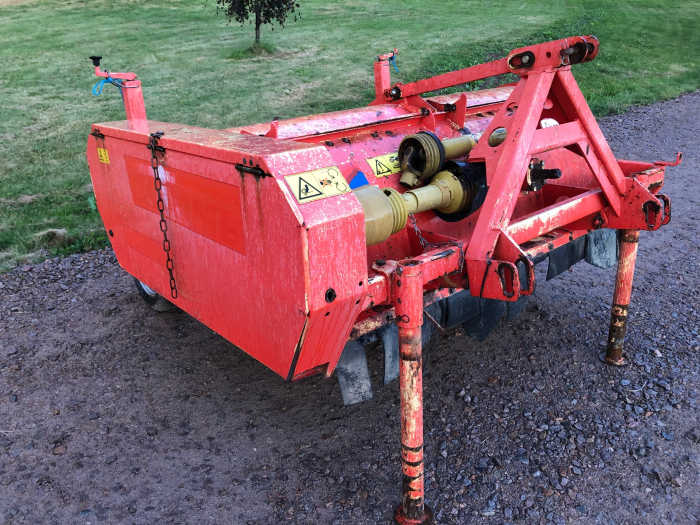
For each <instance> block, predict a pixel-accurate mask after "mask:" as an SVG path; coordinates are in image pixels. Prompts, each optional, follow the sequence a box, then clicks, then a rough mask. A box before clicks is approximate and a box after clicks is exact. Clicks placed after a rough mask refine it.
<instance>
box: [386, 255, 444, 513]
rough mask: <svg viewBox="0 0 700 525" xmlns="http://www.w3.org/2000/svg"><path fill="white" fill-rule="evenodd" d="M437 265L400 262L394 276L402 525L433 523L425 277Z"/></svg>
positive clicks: (413, 261) (408, 260)
mask: <svg viewBox="0 0 700 525" xmlns="http://www.w3.org/2000/svg"><path fill="white" fill-rule="evenodd" d="M431 264H432V265H434V264H435V263H434V261H430V262H427V263H425V264H424V263H423V261H421V260H420V259H407V260H403V261H400V262H399V264H398V267H397V268H396V271H395V272H394V286H395V288H394V289H395V297H394V308H395V309H396V322H397V324H398V326H399V388H400V391H401V471H402V499H401V506H400V507H399V508H398V509H397V510H396V515H395V516H396V521H397V522H398V523H401V524H416V523H430V521H432V519H431V520H430V521H426V519H428V518H431V516H432V514H431V512H430V509H427V508H426V506H425V488H424V482H425V481H424V465H423V362H422V352H421V345H422V336H421V325H422V324H423V284H424V279H428V277H426V276H425V275H424V273H423V270H424V268H425V269H428V268H429V267H430V266H431Z"/></svg>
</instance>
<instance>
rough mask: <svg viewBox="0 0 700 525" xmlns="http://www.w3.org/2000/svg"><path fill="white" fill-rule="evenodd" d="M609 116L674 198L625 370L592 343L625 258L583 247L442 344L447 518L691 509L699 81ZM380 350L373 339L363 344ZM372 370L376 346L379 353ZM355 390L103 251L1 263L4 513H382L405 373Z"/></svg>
mask: <svg viewBox="0 0 700 525" xmlns="http://www.w3.org/2000/svg"><path fill="white" fill-rule="evenodd" d="M602 126H603V130H604V132H605V134H606V136H607V137H608V140H609V141H610V143H611V145H612V147H613V149H614V150H615V152H616V154H617V155H618V156H620V157H622V158H631V159H641V160H658V159H664V160H670V159H672V158H674V157H675V152H676V151H677V150H683V151H684V153H685V159H684V162H683V164H682V165H681V166H679V167H677V168H670V169H669V170H668V177H667V185H666V190H665V191H666V193H667V194H668V195H669V196H670V197H671V199H672V201H673V214H674V215H673V220H672V221H671V224H670V225H668V226H667V227H664V228H662V229H661V230H660V231H659V232H656V233H642V237H641V241H640V253H639V259H638V269H637V273H636V278H635V287H634V293H633V296H632V307H631V315H630V326H629V330H628V346H627V351H628V355H629V356H630V357H631V361H632V364H631V365H630V366H629V367H627V368H624V369H612V368H608V367H605V366H603V365H602V364H601V363H600V362H599V361H598V359H597V356H598V354H599V353H600V352H601V351H602V349H603V348H604V346H603V345H604V341H605V337H606V335H607V326H608V320H609V314H610V301H611V296H612V289H613V282H614V276H615V270H614V269H609V270H600V269H597V268H594V267H592V266H589V265H587V264H585V263H580V264H578V265H576V266H574V267H573V268H572V269H571V271H569V272H566V273H565V274H564V275H562V276H560V277H559V278H558V279H556V280H554V281H550V282H545V281H544V275H541V272H540V275H539V277H540V279H539V287H538V289H537V292H536V293H535V295H534V296H533V297H532V298H531V301H530V303H529V305H528V307H527V309H526V310H525V312H524V313H523V314H522V315H521V317H519V318H518V319H517V320H516V321H515V322H514V323H513V324H511V325H507V326H500V327H499V328H498V329H496V330H495V331H494V332H493V333H492V334H491V336H490V337H489V338H488V339H487V340H486V341H485V342H484V343H481V344H477V343H474V342H473V341H471V340H470V339H469V338H468V337H466V336H465V335H464V334H463V333H461V332H460V331H458V332H456V333H453V334H451V335H449V336H442V337H441V338H440V339H439V340H438V341H437V343H436V344H435V346H434V348H433V350H432V353H431V359H430V363H429V365H428V369H427V373H426V375H425V392H426V400H425V401H426V422H425V427H426V445H427V449H426V450H427V456H426V465H427V473H426V475H427V478H428V479H427V480H426V481H427V486H428V492H427V501H428V503H429V504H430V505H431V506H432V508H433V509H434V511H435V514H436V516H437V518H438V519H437V521H438V523H478V524H481V523H484V524H502V523H513V522H514V523H527V524H540V523H542V524H549V523H554V524H563V523H576V524H589V523H591V524H593V523H605V524H613V523H614V524H623V523H627V524H646V523H648V524H654V525H657V524H665V523H679V524H698V523H700V521H699V520H700V475H699V472H700V420H698V415H699V414H700V406H699V405H700V395H699V393H698V392H699V391H700V386H699V381H700V378H699V376H698V356H699V355H700V336H698V328H699V325H700V301H699V300H698V294H699V293H700V289H699V286H698V284H699V283H700V277H699V273H700V266H699V265H700V259H699V258H698V255H699V251H700V233H699V231H698V224H699V221H700V184H699V182H698V180H699V177H700V163H699V162H698V157H699V155H698V152H699V151H700V93H695V94H689V95H685V96H682V97H680V98H679V99H676V100H672V101H668V102H664V103H660V104H656V105H653V106H649V107H643V108H633V109H631V110H630V111H629V112H628V113H627V114H626V115H624V116H615V117H609V118H605V119H603V121H602ZM369 357H370V361H371V363H370V364H371V365H372V364H377V363H378V362H379V359H380V352H379V350H376V351H374V352H371V353H370V356H369ZM377 370H379V368H377ZM376 379H377V385H375V398H374V399H373V400H371V401H369V402H366V403H363V404H360V405H354V406H350V407H343V406H342V401H341V397H340V390H339V387H338V384H337V380H336V379H335V378H331V379H329V380H327V379H324V378H321V377H314V378H310V379H306V380H303V381H300V382H298V383H294V384H288V383H285V382H284V381H283V380H282V379H281V378H280V377H278V376H277V375H275V374H274V373H272V372H271V371H269V370H267V369H266V368H265V367H264V366H262V365H261V364H259V363H257V362H256V361H254V360H253V359H252V358H250V357H248V356H247V355H246V354H244V353H243V352H241V351H240V350H238V349H237V348H236V347H234V346H233V345H231V344H230V343H228V342H227V341H225V340H224V339H222V338H221V337H219V336H218V335H216V334H215V333H213V332H212V331H211V330H209V329H208V328H206V327H204V326H203V325H201V324H200V323H199V322H197V321H195V320H194V319H192V318H191V317H189V316H188V315H186V314H183V313H178V314H156V313H155V312H153V311H151V310H149V309H148V308H147V307H146V306H145V305H144V303H143V302H142V300H141V298H140V297H139V296H138V294H137V292H136V289H135V288H134V284H133V280H132V278H131V277H129V276H128V275H127V274H125V273H124V272H123V271H122V270H121V269H120V268H119V266H118V265H117V264H116V261H115V259H114V256H113V254H112V252H111V251H109V250H105V251H101V252H92V253H88V254H84V255H78V256H72V257H68V258H66V259H63V260H51V261H47V262H45V263H43V264H40V265H36V266H26V267H23V268H18V269H15V270H12V271H11V272H9V273H6V274H2V275H0V523H7V524H10V523H11V524H15V523H31V524H40V523H56V524H88V523H90V524H95V523H119V524H121V523H125V524H132V523H133V524H161V523H163V524H164V523H173V524H186V523H187V524H190V523H192V524H204V523H221V524H259V525H262V524H276V523H287V522H289V523H309V524H311V523H313V524H335V523H338V524H371V523H390V522H391V516H392V513H393V509H394V508H395V507H396V505H397V504H398V500H399V488H400V481H399V477H400V464H399V456H398V454H399V442H398V436H399V412H398V406H397V403H398V385H397V383H396V382H394V383H392V384H390V385H387V386H385V387H380V386H379V385H378V383H379V377H376Z"/></svg>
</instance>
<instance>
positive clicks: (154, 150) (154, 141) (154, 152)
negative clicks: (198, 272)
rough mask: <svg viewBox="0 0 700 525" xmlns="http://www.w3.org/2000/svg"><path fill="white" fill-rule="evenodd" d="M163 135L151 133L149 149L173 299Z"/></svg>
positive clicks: (173, 280) (174, 292)
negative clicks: (161, 157) (162, 166)
mask: <svg viewBox="0 0 700 525" xmlns="http://www.w3.org/2000/svg"><path fill="white" fill-rule="evenodd" d="M162 136H163V132H162V131H158V132H156V133H151V138H150V139H149V141H148V146H147V147H148V149H150V150H151V168H152V169H153V178H154V184H155V187H156V192H158V200H157V201H156V202H157V205H158V212H159V213H160V231H161V232H163V251H164V252H165V256H166V257H167V259H166V262H165V266H166V267H167V268H168V273H169V274H170V296H171V297H172V298H173V299H177V285H176V284H175V276H174V275H173V267H174V266H173V260H172V259H171V258H170V241H169V240H168V223H167V222H165V203H164V202H163V196H162V193H161V190H162V188H163V181H162V180H161V178H160V172H159V170H158V168H159V166H160V162H159V160H158V153H165V148H164V147H163V146H159V145H158V140H159V139H160V138H161V137H162Z"/></svg>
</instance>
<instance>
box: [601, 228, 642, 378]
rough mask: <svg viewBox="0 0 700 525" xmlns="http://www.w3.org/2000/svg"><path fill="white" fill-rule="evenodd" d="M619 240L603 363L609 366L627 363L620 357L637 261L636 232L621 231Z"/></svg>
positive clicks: (637, 243)
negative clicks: (618, 254) (618, 253)
mask: <svg viewBox="0 0 700 525" xmlns="http://www.w3.org/2000/svg"><path fill="white" fill-rule="evenodd" d="M621 235H622V237H621V239H620V256H619V259H618V262H617V276H616V278H615V291H614V292H613V301H612V303H613V304H612V314H611V316H610V331H609V333H608V344H607V348H606V351H605V356H604V358H603V361H604V362H605V363H607V364H610V365H615V366H622V365H625V364H626V363H627V361H626V360H625V358H624V357H623V355H622V350H623V346H624V342H625V332H626V331H627V315H628V311H629V306H630V299H631V298H632V281H633V280H634V265H635V262H636V260H637V247H638V246H639V231H638V230H623V231H622V232H621Z"/></svg>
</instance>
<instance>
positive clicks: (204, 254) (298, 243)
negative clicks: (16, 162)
mask: <svg viewBox="0 0 700 525" xmlns="http://www.w3.org/2000/svg"><path fill="white" fill-rule="evenodd" d="M100 142H101V145H100V147H102V148H104V149H107V150H108V151H109V159H110V164H104V163H101V162H100V161H99V159H98V156H97V151H96V146H97V144H96V140H95V139H94V138H93V137H91V138H90V142H89V147H88V159H89V161H90V168H91V176H92V178H93V184H94V188H95V194H96V195H97V203H98V206H99V208H100V213H101V215H102V217H103V220H104V222H105V227H106V229H107V230H108V231H109V230H111V231H112V234H113V236H112V237H111V241H112V244H113V247H114V250H115V253H116V255H117V258H118V260H119V262H120V264H121V265H122V267H123V268H124V269H125V270H126V271H127V272H129V273H130V274H132V275H134V276H135V277H136V278H138V279H139V280H141V281H143V282H144V283H145V284H147V285H148V286H150V287H151V288H154V289H155V290H157V291H158V293H160V294H161V295H163V296H164V297H165V298H167V299H169V300H172V302H174V303H175V304H177V305H178V306H179V307H180V308H182V309H183V310H184V311H186V312H187V313H189V314H190V315H192V316H193V317H195V318H196V319H198V320H200V321H201V322H203V323H204V324H206V325H207V326H209V327H210V328H212V329H213V330H215V331H216V332H218V333H219V334H221V335H222V336H223V337H225V338H226V339H228V340H229V341H231V342H232V343H234V344H235V345H237V346H239V347H240V348H241V349H243V350H244V351H246V352H247V353H249V354H250V355H252V356H253V357H255V358H256V359H258V360H259V361H261V362H262V363H263V364H265V365H266V366H268V367H269V368H271V369H272V370H274V371H275V372H277V373H278V374H280V375H282V376H284V377H286V376H287V373H288V371H289V368H290V366H291V362H292V360H293V358H294V355H295V351H296V348H297V344H298V342H299V339H300V336H301V333H302V330H303V327H304V323H305V320H306V295H305V284H306V283H305V274H306V272H307V271H308V270H307V262H306V257H305V243H306V239H305V237H306V235H307V233H306V230H305V229H304V228H302V227H301V225H300V224H299V221H298V218H297V216H296V215H295V213H294V211H293V210H292V209H291V208H290V206H289V204H288V202H287V199H286V196H285V195H284V194H283V192H282V191H281V189H280V187H279V185H278V183H277V181H276V180H275V179H273V178H270V177H268V178H264V179H259V180H256V179H255V178H254V177H253V176H251V175H247V176H244V177H242V176H241V174H240V173H239V172H238V171H237V170H236V169H235V167H234V165H232V164H230V163H226V162H220V161H216V160H213V159H211V158H207V157H200V156H195V155H191V154H187V153H181V152H178V151H174V150H168V149H166V153H165V158H164V162H163V164H164V167H163V171H162V172H161V178H162V179H163V190H164V191H163V192H162V193H163V197H164V201H165V210H166V213H165V215H166V221H167V225H168V237H169V239H170V241H171V246H172V248H171V256H172V259H173V261H174V275H175V279H176V282H177V289H178V298H177V299H174V300H173V299H171V297H170V288H169V285H168V272H167V269H166V267H165V259H166V257H165V253H164V252H163V248H162V243H163V237H162V233H161V231H160V226H159V219H160V216H159V215H158V214H157V208H156V195H157V194H156V190H155V188H154V186H153V178H152V177H153V175H152V172H151V173H150V178H149V176H148V175H149V173H148V170H150V160H149V156H150V152H149V150H148V149H146V147H145V144H143V143H140V142H132V141H129V140H120V139H117V138H114V137H110V136H107V137H106V138H104V139H101V140H100ZM149 188H150V192H152V194H151V200H150V201H149ZM261 261H265V264H262V263H261ZM282 283H283V284H282Z"/></svg>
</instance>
